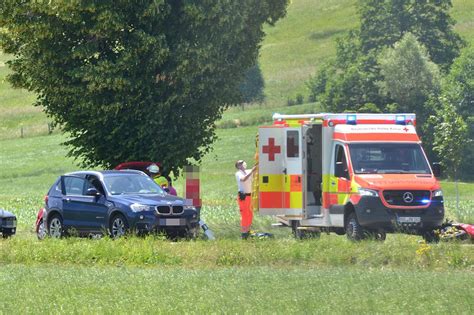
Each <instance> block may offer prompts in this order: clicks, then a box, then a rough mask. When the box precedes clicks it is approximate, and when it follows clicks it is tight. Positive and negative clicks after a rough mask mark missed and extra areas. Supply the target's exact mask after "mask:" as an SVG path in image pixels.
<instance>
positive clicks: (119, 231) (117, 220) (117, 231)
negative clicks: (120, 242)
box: [110, 214, 128, 238]
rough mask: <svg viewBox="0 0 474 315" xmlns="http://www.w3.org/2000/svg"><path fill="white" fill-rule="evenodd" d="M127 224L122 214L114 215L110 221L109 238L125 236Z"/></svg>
mask: <svg viewBox="0 0 474 315" xmlns="http://www.w3.org/2000/svg"><path fill="white" fill-rule="evenodd" d="M127 232H128V223H127V220H126V219H125V217H124V216H123V215H122V214H116V215H114V216H113V217H112V220H110V236H111V237H112V238H119V237H122V236H124V235H125V234H127Z"/></svg>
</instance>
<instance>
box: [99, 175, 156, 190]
mask: <svg viewBox="0 0 474 315" xmlns="http://www.w3.org/2000/svg"><path fill="white" fill-rule="evenodd" d="M104 183H105V186H106V187H107V190H108V191H109V192H110V194H111V195H122V194H140V195H141V194H164V191H163V189H161V187H160V186H158V185H157V184H156V183H155V182H154V181H153V180H152V179H151V178H150V177H148V176H145V175H140V174H114V175H111V174H109V175H106V176H104Z"/></svg>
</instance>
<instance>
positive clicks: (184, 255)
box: [0, 235, 474, 271]
mask: <svg viewBox="0 0 474 315" xmlns="http://www.w3.org/2000/svg"><path fill="white" fill-rule="evenodd" d="M0 251H1V252H2V255H1V256H0V264H26V265H36V264H45V263H46V264H49V263H51V264H57V265H83V266H92V265H103V266H105V265H113V266H180V267H186V268H194V267H200V268H203V267H209V268H215V267H235V266H246V267H250V266H254V267H255V266H280V267H281V266H287V267H291V266H313V267H353V266H359V267H362V268H368V267H372V268H382V267H383V268H389V269H393V268H402V269H404V268H405V269H412V270H413V269H420V270H423V269H426V270H450V269H464V270H466V271H474V270H473V268H474V251H473V248H472V245H469V244H464V243H456V242H450V243H440V244H425V243H424V242H420V239H419V238H416V237H407V236H406V235H391V236H390V238H388V239H387V241H386V242H384V243H382V242H378V241H374V240H366V241H363V242H356V243H354V242H350V241H348V240H347V239H346V238H345V237H343V236H336V235H329V236H328V235H323V236H321V238H320V239H310V240H305V241H297V240H295V239H293V238H292V237H290V236H288V237H282V238H277V239H253V240H249V241H241V240H238V239H219V240H218V241H214V242H209V241H201V240H198V241H179V242H171V241H169V240H166V239H163V238H160V237H154V236H149V237H145V238H138V237H128V238H122V239H119V240H112V239H110V238H108V237H104V238H102V239H92V240H91V239H84V238H68V239H62V240H56V239H46V240H44V241H36V240H32V239H28V238H19V237H17V238H12V239H10V240H2V241H0Z"/></svg>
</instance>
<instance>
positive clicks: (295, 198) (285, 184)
mask: <svg viewBox="0 0 474 315" xmlns="http://www.w3.org/2000/svg"><path fill="white" fill-rule="evenodd" d="M301 132H302V130H301V126H298V127H286V126H285V127H284V126H278V125H275V126H268V127H261V128H259V212H260V213H261V214H268V215H284V216H286V217H287V218H288V219H295V220H298V219H301V218H302V217H303V211H304V209H303V189H302V187H303V182H302V180H303V176H302V173H303V170H302V168H303V163H302V146H301V141H302V140H301V139H302V137H301Z"/></svg>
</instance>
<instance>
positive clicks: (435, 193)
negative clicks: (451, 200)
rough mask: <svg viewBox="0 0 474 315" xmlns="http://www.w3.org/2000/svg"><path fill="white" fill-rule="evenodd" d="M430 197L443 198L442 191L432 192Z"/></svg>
mask: <svg viewBox="0 0 474 315" xmlns="http://www.w3.org/2000/svg"><path fill="white" fill-rule="evenodd" d="M431 197H443V191H442V190H441V189H437V190H433V192H432V193H431Z"/></svg>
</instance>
